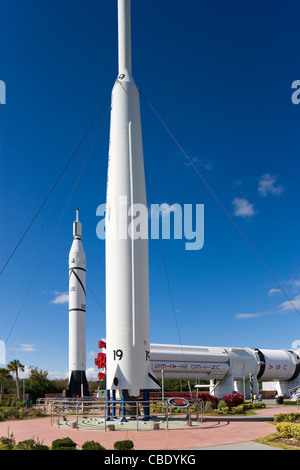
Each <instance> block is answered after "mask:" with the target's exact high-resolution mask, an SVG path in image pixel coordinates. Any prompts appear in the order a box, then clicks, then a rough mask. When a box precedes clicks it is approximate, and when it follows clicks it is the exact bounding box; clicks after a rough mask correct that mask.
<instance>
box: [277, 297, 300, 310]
mask: <svg viewBox="0 0 300 470" xmlns="http://www.w3.org/2000/svg"><path fill="white" fill-rule="evenodd" d="M291 302H292V304H293V305H292V304H291ZM291 302H290V301H289V300H287V301H286V302H283V303H282V304H280V305H279V308H280V310H281V312H290V311H293V310H295V308H296V309H297V310H300V295H296V297H295V298H294V299H293V300H291ZM293 306H294V307H295V308H294V307H293Z"/></svg>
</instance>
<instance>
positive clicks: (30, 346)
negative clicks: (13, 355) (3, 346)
mask: <svg viewBox="0 0 300 470" xmlns="http://www.w3.org/2000/svg"><path fill="white" fill-rule="evenodd" d="M8 350H9V351H23V352H31V351H37V349H36V348H35V347H34V345H33V344H20V347H18V348H13V349H12V348H8Z"/></svg>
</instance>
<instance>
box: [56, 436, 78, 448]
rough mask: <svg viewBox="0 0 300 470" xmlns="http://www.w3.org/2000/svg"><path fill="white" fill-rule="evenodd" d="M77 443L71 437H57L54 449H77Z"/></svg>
mask: <svg viewBox="0 0 300 470" xmlns="http://www.w3.org/2000/svg"><path fill="white" fill-rule="evenodd" d="M76 446H77V444H76V443H75V442H74V441H72V439H70V438H69V437H64V438H62V439H55V441H53V442H52V445H51V448H52V450H76Z"/></svg>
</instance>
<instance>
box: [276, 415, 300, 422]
mask: <svg viewBox="0 0 300 470" xmlns="http://www.w3.org/2000/svg"><path fill="white" fill-rule="evenodd" d="M274 421H275V423H282V422H288V423H297V422H300V413H279V414H278V415H275V416H274Z"/></svg>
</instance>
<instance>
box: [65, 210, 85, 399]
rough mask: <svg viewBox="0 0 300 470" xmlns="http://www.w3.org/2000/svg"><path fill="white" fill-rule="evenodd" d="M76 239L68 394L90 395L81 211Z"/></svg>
mask: <svg viewBox="0 0 300 470" xmlns="http://www.w3.org/2000/svg"><path fill="white" fill-rule="evenodd" d="M73 237H74V240H73V243H72V247H71V250H70V254H69V383H68V387H67V391H66V393H67V396H69V397H78V396H79V397H81V396H88V395H89V389H88V384H87V380H86V375H85V368H86V345H85V344H86V339H85V330H86V327H85V315H86V292H85V289H86V280H85V277H86V258H85V252H84V249H83V245H82V241H81V237H82V224H81V222H79V211H78V209H77V210H76V221H75V222H74V223H73Z"/></svg>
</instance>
